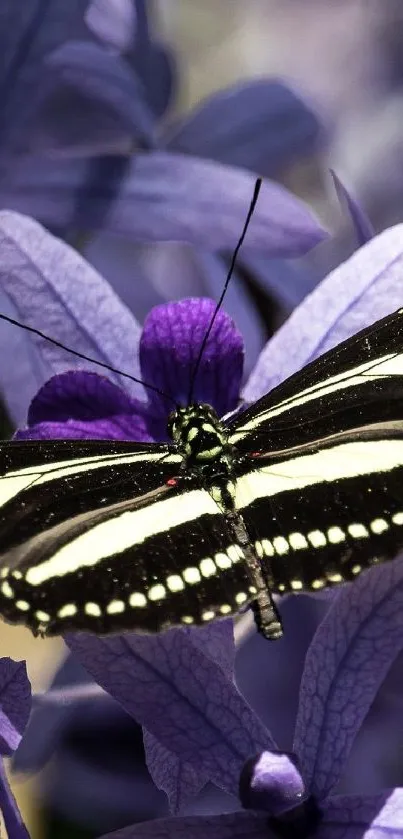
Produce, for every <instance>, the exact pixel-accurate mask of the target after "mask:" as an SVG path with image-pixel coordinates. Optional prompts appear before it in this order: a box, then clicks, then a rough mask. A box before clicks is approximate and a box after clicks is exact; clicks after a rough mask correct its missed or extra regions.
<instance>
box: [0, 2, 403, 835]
mask: <svg viewBox="0 0 403 839" xmlns="http://www.w3.org/2000/svg"><path fill="white" fill-rule="evenodd" d="M0 48H1V49H0V53H1V58H0V73H1V74H2V76H0V102H1V103H2V107H1V117H0V206H1V208H2V209H8V208H12V209H18V210H20V211H21V212H27V213H29V214H32V215H34V216H36V217H37V218H38V220H40V221H41V222H42V223H44V224H45V225H46V226H48V227H49V229H50V230H51V231H52V232H54V233H56V234H57V235H60V236H61V237H62V238H64V239H65V240H66V241H67V242H69V243H70V244H72V245H73V247H76V248H77V249H78V250H80V252H81V253H83V254H84V255H85V256H86V257H87V259H88V260H89V261H90V262H92V263H93V264H94V265H95V266H96V267H97V268H98V270H99V271H100V272H101V273H102V274H103V275H104V276H105V277H106V278H107V279H108V280H109V281H110V282H111V283H112V284H113V285H114V287H115V289H116V290H117V292H118V293H119V294H120V295H121V297H122V299H123V300H124V301H125V302H126V303H127V305H128V306H129V307H130V308H131V309H132V311H133V312H134V314H135V315H136V317H137V318H138V319H139V321H140V322H141V321H142V320H143V319H144V316H145V314H146V312H147V311H148V310H149V309H150V308H151V306H152V305H154V304H156V303H158V302H161V300H165V299H172V298H178V297H181V296H184V295H188V294H194V295H202V294H208V295H210V294H213V295H214V294H215V292H216V290H217V289H218V288H219V287H220V283H221V282H222V278H223V276H224V268H225V266H226V264H227V261H228V256H229V255H228V254H224V255H223V256H222V260H223V270H222V271H221V273H219V274H218V275H215V276H214V278H213V277H212V276H211V275H210V274H209V270H208V268H206V263H205V261H204V262H203V261H202V260H200V259H199V256H200V254H198V253H197V251H195V249H193V248H192V247H190V246H186V245H172V244H171V243H165V244H162V245H159V244H156V243H155V242H153V243H151V244H150V242H133V241H129V239H125V238H124V237H122V236H120V237H118V236H116V235H115V234H111V233H110V231H108V229H107V224H106V222H105V220H106V218H107V214H108V209H109V208H110V206H111V205H112V204H113V201H114V200H115V197H116V196H117V195H118V193H119V190H120V189H121V187H122V184H124V182H125V178H127V177H129V174H128V173H129V166H130V161H132V160H133V159H135V156H136V153H138V152H139V151H142V152H148V153H150V154H153V152H154V151H155V150H156V149H164V150H166V151H167V152H173V153H180V154H186V155H193V156H196V157H203V158H208V159H211V160H216V161H219V162H221V163H226V164H229V165H233V166H241V167H244V168H246V169H250V170H251V171H253V172H256V173H257V174H263V175H264V176H266V177H270V178H272V179H274V180H276V181H278V182H279V183H281V184H283V185H284V186H285V187H287V189H289V190H290V191H291V192H293V193H294V194H295V195H298V196H300V197H301V198H302V199H303V200H304V201H306V202H307V203H308V204H309V205H310V206H311V207H312V209H313V211H314V212H315V213H316V214H317V215H318V216H319V218H320V220H321V221H322V223H323V224H324V226H325V227H327V228H328V229H329V230H330V232H331V234H332V238H331V240H330V241H329V242H327V243H326V244H324V245H321V246H319V247H318V248H317V249H315V251H314V252H311V253H310V254H308V255H307V256H306V257H304V258H301V259H298V260H294V261H292V262H291V261H290V260H281V261H280V260H278V261H276V262H274V261H272V263H271V264H270V265H267V264H266V263H265V264H263V263H262V260H259V259H257V260H256V261H255V263H253V261H252V262H250V263H248V264H246V263H245V265H242V266H240V269H239V274H238V277H237V282H238V284H239V285H238V287H239V289H240V297H239V298H238V301H235V302H234V303H233V310H231V311H230V313H231V314H233V316H234V317H235V319H236V320H238V322H239V323H240V325H241V327H242V328H243V331H244V334H245V339H246V346H247V369H248V370H250V369H251V368H252V366H253V363H254V361H255V360H256V357H257V355H258V352H259V350H260V348H261V347H262V346H263V344H264V343H265V341H266V340H267V339H268V337H269V336H270V335H271V334H272V333H273V331H274V330H275V329H276V328H277V327H278V325H279V324H280V323H281V322H282V321H283V320H284V318H285V317H286V316H287V315H288V314H289V312H290V311H291V310H292V308H293V307H294V306H295V305H296V304H297V303H298V302H299V300H301V299H302V298H303V296H304V295H305V294H306V293H307V292H308V291H309V290H310V289H311V288H313V287H314V285H315V284H316V283H317V282H318V281H319V280H320V279H321V278H322V277H323V276H324V275H325V274H326V273H327V272H328V271H329V270H330V269H331V268H332V267H335V266H336V265H338V264H339V263H340V262H341V261H342V260H343V259H344V258H346V257H347V256H348V255H349V253H351V252H352V250H353V249H354V248H355V247H356V242H355V240H354V233H353V231H352V229H351V223H350V221H349V219H348V217H346V216H345V215H344V214H343V212H342V209H341V207H340V205H339V204H338V201H337V199H336V195H335V192H334V188H333V186H332V183H331V179H330V176H329V168H330V167H331V168H332V169H334V170H335V171H336V172H337V174H338V176H339V177H340V178H341V179H342V181H343V183H344V184H345V185H346V186H347V187H348V188H349V189H350V190H351V192H352V193H353V194H354V196H355V197H356V198H358V199H359V201H360V202H361V205H362V206H363V207H364V208H365V210H366V212H367V213H368V216H369V218H370V220H371V222H372V224H373V226H374V228H375V229H376V230H382V229H384V228H385V227H387V226H389V225H391V224H394V223H396V222H397V221H402V220H403V165H402V163H403V118H402V117H403V4H402V2H401V0H388V2H386V3H385V2H383V0H337V2H333V3H332V2H325V3H324V2H319V0H317V2H315V0H304V2H298V0H248V2H247V3H245V2H242V0H142V2H140V1H139V2H136V0H92V2H89V0H87V1H86V2H84V0H46V2H43V0H24V4H23V6H22V4H21V3H20V4H17V3H16V2H15V0H1V8H0ZM249 82H250V83H251V85H250V86H249V84H248V83H249ZM136 85H137V92H136ZM139 91H140V92H139ZM224 91H225V93H223V92H224ZM217 97H218V98H217ZM28 101H29V107H28V105H27V103H28ZM24 103H25V104H24ZM231 103H232V104H231ZM132 106H133V107H132ZM32 155H35V158H36V160H38V159H39V160H40V164H39V165H38V163H36V164H35V170H36V178H37V181H36V183H35V189H36V190H37V191H36V192H35V190H34V188H32V189H31V191H29V189H26V188H25V185H26V183H27V182H28V178H27V176H26V174H24V173H26V172H30V173H31V174H32V170H30V169H29V166H30V156H32ZM83 161H84V162H85V167H83V166H82V165H81V164H82V162H83ZM55 168H56V169H58V170H59V171H62V172H65V173H69V174H66V183H67V189H68V190H69V201H70V204H69V207H70V216H69V220H68V223H66V220H65V218H64V216H63V217H62V216H60V218H59V216H58V210H57V206H56V205H54V206H53V205H52V199H51V198H49V194H50V193H46V184H47V183H48V182H49V183H50V182H51V177H52V176H53V175H52V172H54V171H55ZM31 174H30V177H31ZM70 176H71V180H69V178H70ZM38 183H43V188H44V196H39V194H38ZM102 189H104V190H105V192H106V194H107V195H108V202H109V203H108V206H104V205H102V208H99V212H98V216H97V215H96V213H95V215H94V212H95V211H94V206H93V202H92V203H91V196H92V194H93V193H92V191H93V190H102ZM32 196H34V197H35V196H36V197H37V203H35V200H34V198H33V197H32ZM86 212H88V224H86ZM156 238H158V231H157V235H156ZM178 265H179V266H180V269H178ZM201 265H203V268H201ZM134 274H136V276H138V277H139V280H138V282H137V283H134V282H133V281H132V278H133V275H134ZM143 279H146V282H143V281H142V280H143ZM3 303H4V306H5V307H7V306H8V303H7V302H6V301H5V300H3V299H2V298H0V311H5V309H4V308H3ZM245 324H246V325H245ZM15 340H16V341H18V340H19V338H15ZM21 340H22V339H21ZM0 383H1V371H0ZM3 393H4V406H3V416H2V434H3V437H7V436H9V434H10V433H11V432H12V430H13V428H15V426H16V425H17V424H18V422H19V421H21V417H20V416H18V411H17V410H16V409H15V410H13V406H12V400H10V399H8V394H7V392H6V390H5V388H3ZM294 600H295V599H294ZM287 603H288V604H290V601H287ZM287 603H286V604H285V606H284V609H285V610H287V609H289V610H290V616H289V620H290V621H295V626H297V627H298V628H299V629H298V631H297V632H296V633H295V634H294V635H292V634H291V638H292V641H290V640H289V637H287V640H286V639H283V640H282V641H281V642H278V644H276V645H275V647H276V649H275V650H274V649H273V648H271V649H270V650H268V649H267V646H266V645H265V642H262V641H261V640H260V639H257V638H256V636H255V635H254V634H253V633H252V634H251V635H250V636H248V633H244V634H246V640H245V639H244V640H243V642H242V643H240V645H239V654H238V665H237V668H238V669H237V679H238V683H239V686H240V688H241V689H242V690H243V691H244V692H245V694H246V695H247V698H248V699H250V701H251V703H252V704H253V705H254V707H256V708H257V709H258V710H259V712H260V713H261V714H262V716H263V718H264V719H265V721H266V722H267V723H269V724H270V725H271V726H272V727H274V724H275V725H276V729H275V730H276V732H280V733H281V735H280V734H279V735H278V737H279V739H281V737H282V739H283V742H284V743H285V744H286V743H287V742H288V741H287V738H288V740H289V739H290V737H291V732H292V724H293V714H294V712H295V705H296V697H297V690H298V682H299V677H300V673H301V668H302V665H303V658H304V653H305V650H306V648H307V645H308V643H309V640H310V638H311V636H312V633H313V632H314V629H315V626H316V625H317V621H318V620H319V618H320V616H321V615H322V614H323V610H324V609H325V608H326V602H313V601H312V600H310V599H309V598H304V597H300V598H298V599H296V600H295V602H293V603H292V605H291V606H290V605H287ZM301 627H302V631H301ZM296 638H297V639H298V640H297V641H296ZM0 639H1V645H2V650H3V651H4V654H6V655H11V656H12V657H14V658H16V659H21V658H25V659H27V662H28V672H29V675H30V678H31V680H32V684H33V688H34V690H44V689H45V688H46V687H48V686H49V684H50V683H51V682H52V681H53V680H54V679H56V684H57V685H59V686H60V685H72V684H80V683H83V682H85V681H86V680H87V676H86V674H85V673H84V672H83V671H82V670H81V668H80V667H79V666H78V665H77V664H75V662H74V661H73V660H72V659H68V660H67V661H66V660H65V656H66V652H65V648H64V645H63V643H62V642H61V641H60V642H59V641H42V640H35V639H33V638H32V637H31V635H30V634H29V633H28V632H26V631H24V630H23V629H19V628H11V627H8V626H5V625H4V624H3V623H2V624H1V625H0ZM284 661H286V662H287V666H286V668H284ZM262 673H263V674H264V677H263V678H262ZM258 674H259V678H258ZM396 674H398V668H397V669H396V673H392V674H391V676H390V681H389V683H388V686H387V690H386V691H385V693H384V698H383V699H380V700H379V703H378V705H377V707H376V708H374V710H373V713H374V714H375V718H376V722H377V725H378V729H377V730H378V732H379V724H380V723H379V720H380V719H383V718H384V714H383V712H384V710H385V707H388V708H389V709H390V708H394V707H395V706H394V704H393V703H395V685H396V681H397V678H398V676H397V675H396ZM292 697H294V698H292ZM382 703H384V705H383V704H382ZM387 703H389V705H388V704H387ZM94 708H95V709H94ZM371 713H372V712H371ZM273 721H274V722H273ZM34 723H35V725H34ZM371 730H372V729H371V721H370V722H369V724H368V726H367V729H366V733H364V734H363V736H362V738H361V740H362V743H361V742H360V743H359V744H358V746H357V748H358V750H360V749H361V750H362V753H363V752H365V753H366V754H369V752H370V749H371V748H372V739H371V737H372V735H371ZM385 731H386V729H385ZM390 742H391V741H390V739H389V741H388V739H387V734H385V737H384V753H383V754H381V756H380V757H379V758H378V763H377V768H376V771H375V774H374V776H373V777H371V778H369V779H368V785H369V787H371V785H372V786H374V785H376V783H377V781H378V777H379V776H382V780H383V781H384V780H385V777H386V778H387V779H388V778H390V777H392V776H391V773H392V772H395V771H397V772H398V773H402V767H401V759H399V758H398V757H396V765H395V764H394V765H393V767H391V766H390V754H389V756H387V754H388V750H389V745H390ZM399 748H400V749H401V743H400V745H399ZM396 749H397V746H396V743H395V744H394V754H397V752H396ZM357 754H358V752H357ZM357 759H358V758H357ZM354 760H355V758H354ZM353 763H354V761H353ZM396 767H397V768H396ZM38 768H39V769H41V773H40V774H39V775H38V774H36V775H35V777H31V776H30V774H29V771H32V770H36V769H38ZM353 768H354V767H353V765H352V769H351V777H353V776H354V772H353ZM15 770H16V775H15V776H14V777H13V789H14V790H15V794H16V796H17V799H18V801H19V803H20V806H21V808H22V811H23V813H24V815H25V817H26V820H27V824H28V826H29V829H30V831H31V833H32V836H33V837H38V838H39V837H47V839H51V837H64V836H69V837H73V836H83V837H87V836H88V837H92V836H94V837H96V836H99V835H100V834H102V833H105V832H106V831H107V830H112V829H113V828H115V827H116V828H118V827H120V826H122V825H124V824H127V823H130V822H133V821H136V820H138V821H140V820H143V819H146V818H150V817H153V816H155V815H161V814H162V813H164V812H165V811H166V805H165V801H164V797H163V796H162V794H159V793H157V792H156V791H155V790H154V789H153V786H152V784H151V781H150V780H149V778H148V776H147V771H146V769H145V765H144V755H143V747H142V738H141V731H140V729H139V728H138V727H137V726H136V725H135V724H134V723H133V721H131V720H129V719H128V718H127V717H126V716H125V715H124V714H123V712H122V711H120V710H119V708H118V707H117V706H116V705H115V704H114V703H113V702H112V700H108V699H100V700H97V702H96V706H94V704H93V703H81V704H80V705H79V706H77V707H75V708H72V709H70V710H69V711H68V712H66V711H65V710H63V711H62V712H60V711H59V710H55V712H54V713H53V712H49V710H47V711H46V712H42V711H39V712H38V714H37V716H36V718H35V719H34V721H33V723H32V725H31V726H30V728H29V729H28V732H27V736H26V738H25V739H24V742H23V745H22V747H21V748H20V750H19V751H18V752H17V755H16V759H15ZM28 770H29V771H28ZM27 772H28V774H27ZM375 776H376V777H375ZM393 777H394V778H395V777H396V776H395V775H394V776H393ZM400 780H401V777H400ZM382 785H385V784H384V783H383V784H382ZM350 788H351V787H350ZM217 796H218V793H215V792H213V791H212V790H207V791H206V792H205V794H203V796H201V798H200V800H199V801H198V802H197V803H196V805H195V808H196V809H197V808H198V811H199V812H200V811H202V810H203V808H206V809H207V807H210V808H211V807H214V802H215V801H216V799H217ZM217 806H218V805H217ZM220 806H221V802H220ZM228 806H230V804H228Z"/></svg>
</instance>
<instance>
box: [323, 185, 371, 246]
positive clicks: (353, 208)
mask: <svg viewBox="0 0 403 839" xmlns="http://www.w3.org/2000/svg"><path fill="white" fill-rule="evenodd" d="M330 174H331V176H332V178H333V183H334V185H335V188H336V192H337V197H338V199H339V201H340V204H341V207H342V208H343V207H344V206H346V207H347V212H348V213H349V215H350V218H351V221H352V223H353V225H354V230H355V233H356V236H357V242H358V246H359V247H361V245H365V243H366V242H369V241H370V240H371V239H373V237H374V236H375V230H374V228H373V226H372V224H371V222H370V220H369V218H368V216H367V214H366V212H365V210H364V209H363V207H361V205H360V204H359V203H358V201H357V200H356V199H355V198H353V196H352V195H350V193H349V192H348V190H347V189H346V187H345V186H344V184H342V182H341V180H340V178H338V176H337V175H336V172H334V171H333V169H331V170H330Z"/></svg>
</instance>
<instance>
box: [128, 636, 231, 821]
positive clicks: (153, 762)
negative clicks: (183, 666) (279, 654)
mask: <svg viewBox="0 0 403 839" xmlns="http://www.w3.org/2000/svg"><path fill="white" fill-rule="evenodd" d="M187 632H188V633H189V635H190V637H191V639H192V641H193V642H194V643H195V644H196V646H200V648H201V650H202V652H203V650H206V651H207V653H208V652H210V655H211V657H212V658H213V660H214V661H215V663H216V664H218V666H219V667H221V669H222V671H223V673H225V675H226V676H227V677H228V678H229V679H230V680H231V681H232V680H233V674H234V659H235V644H234V632H233V622H232V620H227V621H220V622H219V623H216V624H214V623H213V624H211V626H209V627H206V628H205V631H204V632H202V633H199V632H198V630H194V629H190V630H187ZM144 747H145V752H146V762H147V766H148V769H149V770H150V773H151V775H152V778H153V781H154V783H155V784H156V786H157V787H158V789H162V790H164V792H165V793H166V795H167V797H168V801H169V805H170V810H171V812H172V813H179V812H180V811H183V810H184V808H185V807H186V805H187V803H188V801H189V800H190V799H191V798H194V797H195V796H196V795H197V793H198V792H199V791H200V790H201V789H202V787H203V786H205V784H206V783H207V782H208V780H209V778H208V775H207V774H205V773H203V772H200V771H197V770H196V769H194V767H193V766H190V765H189V764H187V763H184V762H183V761H181V760H179V759H178V758H177V757H176V755H175V754H174V753H173V752H172V751H169V749H166V748H165V747H164V746H162V745H161V743H160V742H159V741H158V740H157V739H156V738H155V737H154V736H153V735H152V734H150V732H149V731H147V730H146V729H145V730H144Z"/></svg>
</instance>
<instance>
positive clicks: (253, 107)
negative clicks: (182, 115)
mask: <svg viewBox="0 0 403 839" xmlns="http://www.w3.org/2000/svg"><path fill="white" fill-rule="evenodd" d="M321 134H322V132H321V128H320V124H319V120H318V119H317V117H316V116H315V115H314V113H313V112H312V111H311V109H310V108H309V107H308V105H306V104H305V103H304V102H303V100H302V99H300V98H299V97H298V96H297V95H296V94H295V93H294V92H293V91H292V90H291V89H290V88H289V87H288V86H287V85H285V84H284V83H283V82H280V81H277V80H273V79H269V78H267V79H254V80H253V81H249V80H248V81H244V82H241V83H240V84H236V85H233V86H232V87H229V88H226V89H225V90H220V91H219V92H218V93H215V94H213V95H212V96H209V97H208V99H206V100H204V101H203V102H202V104H201V105H200V106H199V107H198V108H197V109H196V110H195V111H193V112H191V113H190V115H189V116H187V117H186V119H185V120H184V121H183V122H182V124H180V125H179V126H177V127H174V129H173V131H171V134H170V137H169V140H168V143H167V147H168V148H169V149H171V150H172V151H174V150H175V151H178V152H185V153H187V154H193V155H195V156H197V157H205V158H210V159H211V160H217V161H219V162H220V163H225V164H229V165H231V166H244V167H245V168H247V169H252V170H254V171H255V172H257V173H259V174H263V175H265V176H269V177H273V176H274V175H276V173H278V171H279V169H281V168H283V167H284V166H286V165H287V164H288V163H289V162H290V160H291V161H293V160H294V159H295V158H297V157H299V156H302V155H306V154H308V153H311V154H312V153H313V152H314V151H315V150H316V149H317V147H318V146H319V144H320V139H321Z"/></svg>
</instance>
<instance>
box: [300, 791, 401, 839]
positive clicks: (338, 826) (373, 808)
mask: <svg viewBox="0 0 403 839" xmlns="http://www.w3.org/2000/svg"><path fill="white" fill-rule="evenodd" d="M316 835H317V839H398V837H403V789H395V790H385V791H384V792H382V793H381V794H380V795H373V796H371V795H337V796H334V797H333V798H331V799H330V800H329V801H328V802H327V804H326V808H325V813H324V819H323V823H322V825H321V827H320V828H319V830H318V833H317V834H316Z"/></svg>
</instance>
